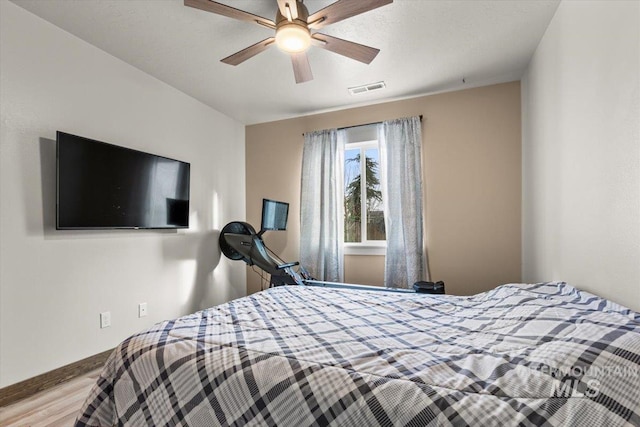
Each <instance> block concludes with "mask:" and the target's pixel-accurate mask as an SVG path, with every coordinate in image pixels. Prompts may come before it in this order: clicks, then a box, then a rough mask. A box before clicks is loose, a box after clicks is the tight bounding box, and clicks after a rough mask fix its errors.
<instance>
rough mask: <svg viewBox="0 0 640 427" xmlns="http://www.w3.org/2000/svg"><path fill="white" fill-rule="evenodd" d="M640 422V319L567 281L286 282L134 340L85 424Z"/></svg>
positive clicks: (123, 349) (103, 381)
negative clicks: (376, 287) (489, 286)
mask: <svg viewBox="0 0 640 427" xmlns="http://www.w3.org/2000/svg"><path fill="white" fill-rule="evenodd" d="M111 425H132V426H143V425H149V426H174V425H180V426H187V425H188V426H214V425H223V426H227V425H231V426H244V425H259V426H260V425H264V426H275V425H277V426H296V427H297V426H312V425H313V426H325V425H335V426H373V425H380V426H405V425H407V426H427V425H434V426H435V425H455V426H460V425H495V426H506V425H514V426H515V425H520V426H554V425H575V426H587V425H594V426H596V425H598V426H605V425H606V426H622V425H636V426H637V425H640V314H638V313H636V312H633V311H631V310H629V309H627V308H624V307H622V306H620V305H617V304H615V303H613V302H610V301H607V300H604V299H602V298H599V297H597V296H594V295H592V294H589V293H586V292H582V291H579V290H577V289H575V288H573V287H571V286H569V285H567V284H565V283H560V282H555V283H541V284H510V285H503V286H500V287H498V288H496V289H494V290H492V291H489V292H485V293H481V294H478V295H475V296H470V297H456V296H448V295H424V294H398V293H391V292H367V291H355V290H337V289H326V288H317V287H309V286H281V287H276V288H272V289H269V290H266V291H263V292H259V293H257V294H254V295H251V296H248V297H244V298H240V299H237V300H234V301H231V302H229V303H226V304H222V305H220V306H216V307H213V308H210V309H207V310H203V311H200V312H198V313H195V314H192V315H189V316H185V317H181V318H179V319H175V320H170V321H165V322H162V323H159V324H157V325H155V326H153V327H152V328H150V329H148V330H146V331H143V332H141V333H139V334H136V335H134V336H132V337H130V338H128V339H127V340H125V341H124V342H122V343H121V344H120V345H119V346H118V347H117V348H116V350H115V351H114V352H113V354H112V355H111V356H110V358H109V360H108V361H107V363H106V364H105V366H104V368H103V371H102V373H101V375H100V377H99V379H98V381H97V383H96V384H95V386H94V387H93V389H92V391H91V393H90V395H89V397H88V398H87V400H86V402H85V404H84V406H83V409H82V411H81V414H80V415H79V417H78V419H77V421H76V426H111Z"/></svg>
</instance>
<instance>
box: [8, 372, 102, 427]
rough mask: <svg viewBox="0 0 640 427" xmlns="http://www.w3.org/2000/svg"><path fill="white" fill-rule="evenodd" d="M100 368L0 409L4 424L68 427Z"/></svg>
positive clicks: (71, 424) (23, 426)
mask: <svg viewBox="0 0 640 427" xmlns="http://www.w3.org/2000/svg"><path fill="white" fill-rule="evenodd" d="M99 374H100V369H97V370H95V371H91V372H89V373H87V374H85V375H83V376H81V377H78V378H74V379H73V380H71V381H69V382H66V383H64V384H60V385H58V386H56V387H53V388H50V389H49V390H45V391H43V392H40V393H38V394H36V395H34V396H31V397H28V398H26V399H24V400H21V401H19V402H16V403H13V404H11V405H9V406H6V407H3V408H0V426H1V427H9V426H11V427H14V426H15V427H18V426H20V427H27V426H29V427H45V426H46V427H69V426H73V423H74V421H75V420H76V417H77V416H78V412H79V411H80V408H81V407H82V404H83V403H84V400H85V399H86V398H87V396H88V395H89V390H90V389H91V387H92V386H93V384H94V383H95V382H96V380H97V379H98V375H99Z"/></svg>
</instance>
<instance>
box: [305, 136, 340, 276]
mask: <svg viewBox="0 0 640 427" xmlns="http://www.w3.org/2000/svg"><path fill="white" fill-rule="evenodd" d="M343 169H344V132H343V131H338V130H337V129H327V130H322V131H315V132H309V133H306V134H305V135H304V149H303V154H302V183H301V184H302V185H301V195H300V225H301V227H300V262H301V264H302V265H303V266H304V267H305V268H306V269H307V270H309V272H310V273H311V275H312V276H313V277H314V278H316V279H318V280H326V281H333V282H342V281H344V250H343V248H344V178H343V175H344V170H343Z"/></svg>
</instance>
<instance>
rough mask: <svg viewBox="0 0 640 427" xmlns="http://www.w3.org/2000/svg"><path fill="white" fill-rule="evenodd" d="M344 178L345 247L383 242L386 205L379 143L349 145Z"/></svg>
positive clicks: (346, 153) (345, 158)
mask: <svg viewBox="0 0 640 427" xmlns="http://www.w3.org/2000/svg"><path fill="white" fill-rule="evenodd" d="M362 159H364V161H362ZM344 178H345V179H344V185H345V187H344V214H345V217H344V241H345V243H349V244H354V243H355V244H357V243H360V244H364V245H366V244H380V243H382V242H384V241H385V240H386V235H385V228H384V205H383V203H382V192H381V191H380V153H379V151H378V145H377V141H367V142H359V143H350V144H347V145H346V147H345V153H344Z"/></svg>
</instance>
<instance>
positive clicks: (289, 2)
mask: <svg viewBox="0 0 640 427" xmlns="http://www.w3.org/2000/svg"><path fill="white" fill-rule="evenodd" d="M278 8H279V9H280V13H281V14H282V16H284V17H285V18H287V19H289V13H287V8H288V9H289V12H290V13H291V17H290V18H291V19H289V20H290V21H291V20H293V19H297V18H298V5H297V4H296V0H278Z"/></svg>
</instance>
